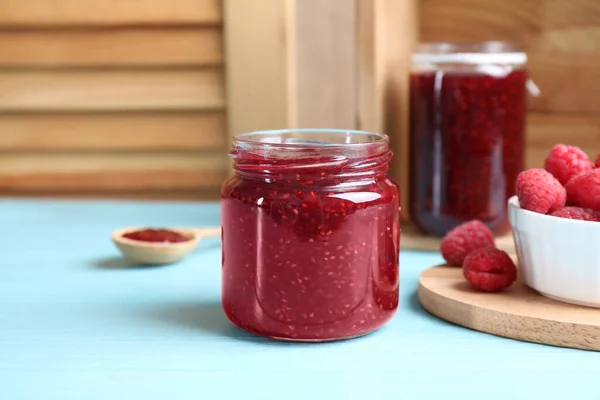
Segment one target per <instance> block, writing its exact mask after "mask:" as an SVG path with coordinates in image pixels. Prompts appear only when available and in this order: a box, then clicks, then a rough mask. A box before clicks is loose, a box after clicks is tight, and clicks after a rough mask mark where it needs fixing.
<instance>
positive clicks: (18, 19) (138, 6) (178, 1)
mask: <svg viewBox="0 0 600 400" xmlns="http://www.w3.org/2000/svg"><path fill="white" fill-rule="evenodd" d="M220 23H221V1H220V0H2V1H1V2H0V26H31V25H36V26H38V25H47V26H59V25H60V26H64V25H157V24H160V25H163V24H208V25H215V24H220Z"/></svg>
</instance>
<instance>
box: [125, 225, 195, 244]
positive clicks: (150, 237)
mask: <svg viewBox="0 0 600 400" xmlns="http://www.w3.org/2000/svg"><path fill="white" fill-rule="evenodd" d="M123 237H124V238H127V239H131V240H137V241H140V242H151V243H180V242H187V241H188V240H190V238H188V237H186V236H184V235H182V234H181V233H179V232H175V231H172V230H169V229H162V228H159V229H153V228H148V229H140V230H137V231H133V232H127V233H125V234H123Z"/></svg>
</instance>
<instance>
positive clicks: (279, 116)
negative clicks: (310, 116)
mask: <svg viewBox="0 0 600 400" xmlns="http://www.w3.org/2000/svg"><path fill="white" fill-rule="evenodd" d="M291 1H292V0H253V1H239V0H224V3H223V15H224V19H225V20H226V21H227V23H226V24H225V26H224V35H225V36H224V39H225V59H226V60H227V62H226V63H225V68H226V76H227V82H226V83H227V118H228V123H227V125H228V129H229V133H230V136H234V135H236V134H239V133H243V132H248V131H252V130H257V129H277V128H287V127H291V125H292V124H293V121H294V120H295V115H296V113H295V111H296V109H295V106H296V103H295V96H294V94H295V87H293V86H292V85H293V82H294V79H293V75H292V74H293V71H291V70H290V65H291V64H292V57H293V54H294V53H295V49H294V47H293V46H294V37H293V29H292V27H291V23H290V20H291V18H292V17H291V11H290V10H291V9H292V6H293V3H292V2H291ZM249 15H252V18H248V16H249ZM259 54H260V56H258V55H259Z"/></svg>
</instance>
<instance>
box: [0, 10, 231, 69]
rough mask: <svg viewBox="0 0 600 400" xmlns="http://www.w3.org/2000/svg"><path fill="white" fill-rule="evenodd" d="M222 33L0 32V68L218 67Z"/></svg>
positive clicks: (198, 30)
mask: <svg viewBox="0 0 600 400" xmlns="http://www.w3.org/2000/svg"><path fill="white" fill-rule="evenodd" d="M0 8H1V6H0ZM221 36H222V34H221V31H220V30H219V29H202V28H108V29H105V28H99V29H93V28H92V29H60V30H56V29H34V30H0V67H30V66H35V67H61V68H64V67H82V66H86V67H87V66H94V67H100V66H107V67H115V66H147V65H150V66H156V65H173V64H177V65H215V64H221V63H222V61H223V46H222V37H221Z"/></svg>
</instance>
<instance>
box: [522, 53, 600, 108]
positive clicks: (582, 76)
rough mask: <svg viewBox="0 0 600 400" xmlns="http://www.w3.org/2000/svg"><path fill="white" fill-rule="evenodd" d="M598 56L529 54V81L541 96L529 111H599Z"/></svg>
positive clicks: (599, 76)
mask: <svg viewBox="0 0 600 400" xmlns="http://www.w3.org/2000/svg"><path fill="white" fill-rule="evenodd" d="M598 65H600V54H568V55H563V56H559V55H557V54H555V53H529V70H530V73H531V78H532V79H533V80H534V81H535V83H536V84H537V85H538V87H539V88H540V90H541V91H542V95H541V96H540V97H537V98H533V99H531V101H530V107H529V108H530V109H531V110H534V111H543V112H573V113H596V112H600V102H598V101H597V99H598V95H597V94H598V93H600V69H599V68H598Z"/></svg>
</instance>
